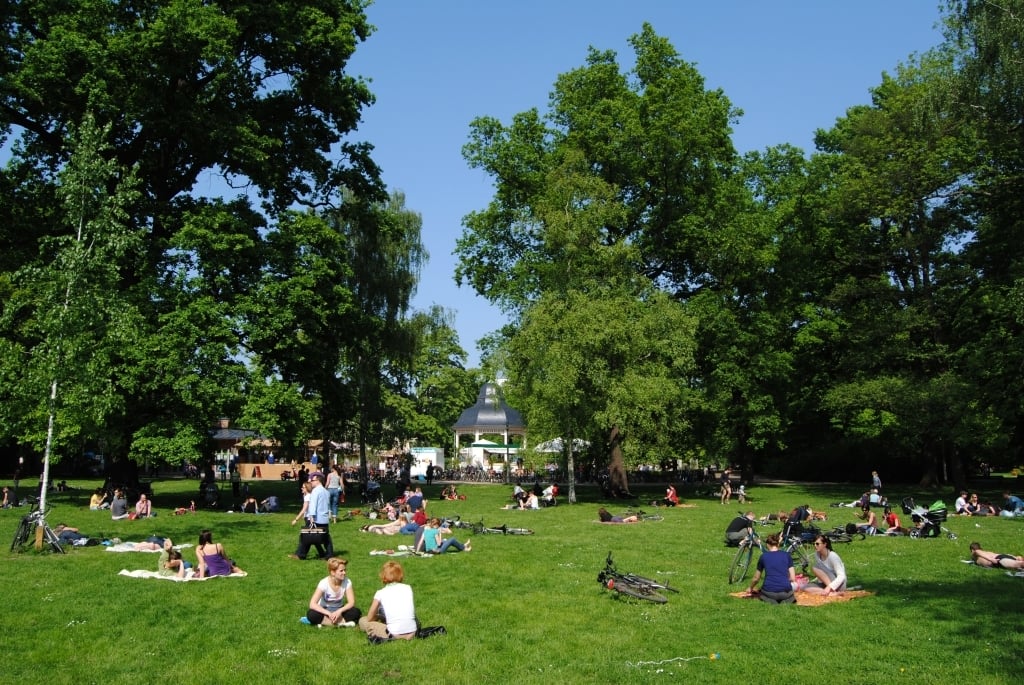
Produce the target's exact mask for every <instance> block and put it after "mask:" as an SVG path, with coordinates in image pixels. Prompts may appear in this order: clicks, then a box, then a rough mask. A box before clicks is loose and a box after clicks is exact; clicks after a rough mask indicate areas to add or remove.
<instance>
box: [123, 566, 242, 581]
mask: <svg viewBox="0 0 1024 685" xmlns="http://www.w3.org/2000/svg"><path fill="white" fill-rule="evenodd" d="M117 575H119V576H128V577H129V578H159V579H161V580H173V581H175V582H178V583H184V582H186V581H190V580H210V579H211V578H245V577H246V576H247V575H249V574H248V573H245V572H243V573H232V574H230V575H227V576H207V577H206V578H200V577H199V576H198V575H196V572H195V570H194V569H191V568H190V569H188V570H187V571H185V577H184V578H179V577H178V576H165V575H163V574H162V573H159V572H157V571H147V570H144V569H136V570H135V571H129V570H128V569H125V568H123V569H121V571H120V572H119V573H118V574H117Z"/></svg>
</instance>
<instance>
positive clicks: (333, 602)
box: [316, 577, 352, 611]
mask: <svg viewBox="0 0 1024 685" xmlns="http://www.w3.org/2000/svg"><path fill="white" fill-rule="evenodd" d="M350 587H352V581H351V580H349V579H348V578H345V580H343V581H341V587H339V588H338V591H337V592H335V591H334V588H332V587H331V579H330V577H327V578H324V579H323V580H321V581H320V582H319V583H317V586H316V589H317V590H320V591H321V592H322V593H323V594H322V595H320V606H322V607H323V608H324V609H327V610H328V611H336V610H338V609H340V608H341V607H343V606H345V602H346V601H347V600H346V597H345V594H346V593H347V592H348V589H349V588H350Z"/></svg>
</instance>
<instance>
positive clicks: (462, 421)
mask: <svg viewBox="0 0 1024 685" xmlns="http://www.w3.org/2000/svg"><path fill="white" fill-rule="evenodd" d="M452 430H454V431H455V453H456V454H459V455H461V454H462V452H461V451H460V449H459V446H460V444H461V443H462V442H463V438H467V437H469V436H472V444H471V445H470V446H471V447H472V446H483V447H484V451H485V452H488V453H491V454H494V455H496V456H498V455H502V454H508V453H509V452H510V451H511V452H512V453H518V451H519V448H518V446H517V447H512V446H511V444H510V437H511V436H513V435H518V436H520V445H522V444H524V443H525V441H526V426H525V425H524V423H523V417H522V415H521V414H520V413H519V412H518V411H516V410H515V409H512V408H511V407H509V406H508V405H507V404H506V403H505V400H504V398H503V397H502V396H501V393H500V392H499V391H498V386H497V384H495V383H484V384H483V385H482V386H481V387H480V393H479V394H478V395H477V398H476V403H475V404H474V405H473V406H472V407H469V408H468V409H465V410H464V411H463V412H462V414H460V415H459V420H458V421H456V422H455V425H454V426H452ZM485 435H494V436H501V438H502V443H503V444H497V443H488V442H487V441H483V442H481V438H482V437H483V436H485ZM499 458H500V456H499Z"/></svg>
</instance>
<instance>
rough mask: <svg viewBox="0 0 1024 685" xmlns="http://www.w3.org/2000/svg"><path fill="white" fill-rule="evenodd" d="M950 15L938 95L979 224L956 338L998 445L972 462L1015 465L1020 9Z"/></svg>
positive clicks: (1021, 356)
mask: <svg viewBox="0 0 1024 685" xmlns="http://www.w3.org/2000/svg"><path fill="white" fill-rule="evenodd" d="M948 8H949V12H950V13H949V17H948V24H947V32H946V36H947V46H948V48H949V49H951V50H953V51H955V54H956V55H957V56H958V57H959V60H960V62H959V63H960V65H961V68H960V69H959V71H958V73H957V79H956V81H955V83H954V84H953V86H952V87H951V88H949V89H947V90H946V91H944V94H945V95H946V96H947V102H948V104H949V107H950V109H951V110H952V111H953V112H954V113H955V115H956V116H957V117H958V118H959V119H961V120H964V121H968V122H971V124H972V125H973V126H974V127H976V130H977V135H978V138H979V141H980V145H979V147H980V154H979V156H978V163H977V165H976V166H975V168H974V170H973V174H972V187H971V188H970V192H969V193H968V194H967V195H966V199H967V206H968V208H969V209H970V210H971V212H972V215H973V216H975V217H976V223H975V226H974V234H973V240H970V241H969V242H967V244H966V245H965V256H966V259H967V264H968V267H969V268H968V269H967V274H968V275H969V276H970V286H969V289H968V290H967V296H966V297H963V298H962V299H960V300H959V301H958V302H957V307H956V310H955V311H956V314H957V316H956V321H955V330H956V332H957V334H958V340H959V341H960V342H961V345H960V357H961V359H962V364H963V366H964V368H965V370H966V372H967V373H969V374H970V376H971V378H972V379H973V383H974V384H975V387H976V388H977V390H978V392H977V394H976V395H975V396H974V400H975V402H976V403H977V406H978V407H980V408H983V409H987V410H988V411H990V412H991V413H992V415H993V416H994V417H996V418H997V421H998V429H996V428H995V427H992V428H991V429H990V431H989V432H988V435H990V436H993V437H994V438H995V444H994V445H992V446H990V445H985V446H982V447H983V449H978V450H976V451H975V452H974V454H975V455H981V458H984V459H986V460H988V461H990V462H995V463H997V464H1005V465H1007V466H1009V465H1017V464H1019V463H1020V461H1021V455H1022V454H1024V401H1022V397H1024V392H1022V390H1024V388H1022V385H1021V374H1020V369H1021V367H1022V365H1024V306H1022V303H1024V247H1022V244H1021V240H1020V236H1021V235H1022V234H1024V224H1022V221H1024V219H1022V216H1024V199H1022V198H1024V125H1022V122H1021V114H1020V113H1021V111H1022V110H1024V65H1022V63H1021V59H1020V47H1021V43H1022V41H1024V3H1022V2H1021V1H1020V0H1007V2H998V3H995V2H977V1H975V0H955V1H950V2H949V3H948ZM993 446H994V447H997V448H998V449H995V450H992V449H984V448H991V447H993Z"/></svg>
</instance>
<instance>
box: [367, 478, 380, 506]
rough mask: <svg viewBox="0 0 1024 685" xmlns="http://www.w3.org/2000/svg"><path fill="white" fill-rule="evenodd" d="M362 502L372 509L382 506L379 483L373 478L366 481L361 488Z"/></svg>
mask: <svg viewBox="0 0 1024 685" xmlns="http://www.w3.org/2000/svg"><path fill="white" fill-rule="evenodd" d="M363 503H364V504H368V505H370V506H371V507H372V508H374V509H383V508H384V495H383V494H381V491H380V483H378V482H377V481H375V480H369V481H367V482H366V487H365V488H363Z"/></svg>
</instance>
